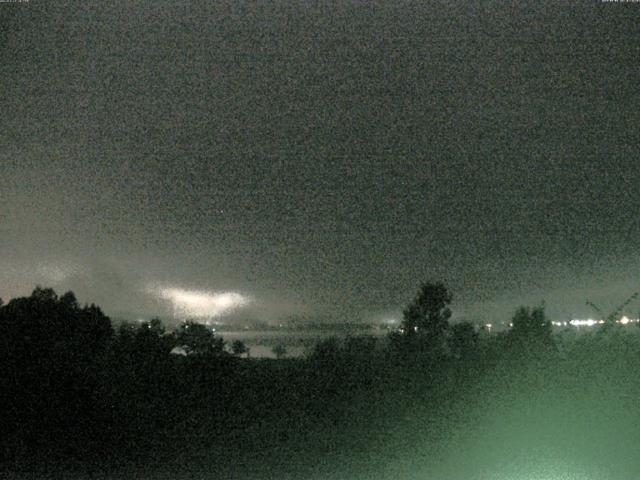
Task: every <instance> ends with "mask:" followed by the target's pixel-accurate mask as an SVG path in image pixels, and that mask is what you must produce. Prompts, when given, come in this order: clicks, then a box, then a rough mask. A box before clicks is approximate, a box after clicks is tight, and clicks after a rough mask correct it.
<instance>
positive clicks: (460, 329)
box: [449, 322, 479, 359]
mask: <svg viewBox="0 0 640 480" xmlns="http://www.w3.org/2000/svg"><path fill="white" fill-rule="evenodd" d="M478 337H479V335H478V332H477V331H476V328H475V327H474V325H473V324H472V323H469V322H460V323H456V324H455V325H453V326H452V327H451V335H450V337H449V350H450V351H451V354H452V355H453V356H454V357H455V358H457V359H465V358H469V357H471V356H473V355H474V354H475V353H477V350H478Z"/></svg>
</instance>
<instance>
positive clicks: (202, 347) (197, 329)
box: [175, 321, 226, 356]
mask: <svg viewBox="0 0 640 480" xmlns="http://www.w3.org/2000/svg"><path fill="white" fill-rule="evenodd" d="M175 339H176V345H178V346H180V347H182V348H183V349H184V350H185V352H187V354H188V355H205V356H223V355H224V354H225V353H226V352H225V349H224V347H225V342H224V340H223V339H222V337H219V336H217V335H216V334H215V333H214V332H213V330H212V329H211V328H210V327H208V326H207V325H202V324H201V323H196V322H193V321H186V322H183V323H182V324H181V325H180V326H179V327H178V330H177V331H176V334H175Z"/></svg>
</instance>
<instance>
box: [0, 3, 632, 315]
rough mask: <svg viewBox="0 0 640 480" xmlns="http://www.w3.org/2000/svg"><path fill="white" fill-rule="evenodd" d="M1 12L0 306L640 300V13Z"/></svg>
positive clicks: (314, 307) (489, 308)
mask: <svg viewBox="0 0 640 480" xmlns="http://www.w3.org/2000/svg"><path fill="white" fill-rule="evenodd" d="M1 8H2V10H3V13H6V14H7V17H6V19H5V21H4V22H5V26H6V28H5V29H3V47H2V51H1V55H2V57H1V58H2V62H1V65H2V67H0V69H1V70H0V75H2V83H3V89H2V92H1V93H0V95H1V96H2V98H1V100H2V105H3V106H4V107H3V120H2V129H1V131H0V139H1V144H2V150H1V151H0V165H1V167H0V170H1V174H2V190H1V201H2V205H3V207H2V209H0V221H1V224H0V225H1V226H0V229H1V231H0V234H1V235H2V240H1V241H0V255H1V257H0V260H1V261H2V262H3V263H4V264H6V265H11V268H9V267H7V268H5V270H4V273H3V285H2V286H1V287H0V294H1V295H3V296H5V297H6V296H11V295H13V294H17V293H24V290H25V288H26V285H28V284H30V283H32V282H36V281H37V282H39V283H48V282H54V280H51V279H48V278H47V276H46V274H43V273H42V272H43V270H42V269H43V268H45V267H43V266H42V265H59V264H65V263H68V264H72V265H75V266H76V267H74V268H77V270H74V271H75V272H76V273H74V274H70V275H69V276H67V277H65V278H64V279H61V277H57V278H58V280H57V281H58V282H59V283H60V285H61V286H64V287H65V288H73V289H74V290H77V291H78V293H79V297H80V298H81V299H85V300H87V301H96V302H97V303H100V304H101V305H103V306H104V308H105V309H106V310H107V311H108V312H109V311H117V312H131V313H132V314H133V313H136V314H137V313H139V312H143V311H147V310H154V309H161V306H157V305H156V304H154V303H153V301H152V300H151V299H149V298H147V297H145V296H144V295H143V294H142V293H140V292H143V291H144V288H145V285H146V284H147V283H149V282H159V281H162V282H165V283H167V284H171V285H177V286H182V287H184V288H193V289H198V288H200V289H204V290H215V291H231V290H233V291H242V292H246V293H249V294H251V295H254V296H255V297H256V298H257V299H260V300H261V301H262V302H263V303H264V305H265V306H269V308H266V309H265V310H264V311H263V314H264V315H267V316H271V317H276V316H280V315H282V316H286V315H288V314H299V313H300V312H304V315H310V316H312V315H313V313H314V312H315V313H316V314H317V315H319V316H320V315H324V316H327V315H328V316H331V315H334V316H336V317H338V318H344V317H350V318H360V317H371V316H375V315H377V313H375V312H390V311H396V312H397V311H399V308H400V307H401V306H402V305H403V304H404V303H406V302H407V301H408V300H409V299H410V298H411V297H412V296H413V292H414V291H415V289H416V287H417V284H418V282H420V281H421V280H425V279H446V280H447V281H448V282H449V284H450V286H451V288H452V290H453V291H454V292H455V294H456V299H457V300H458V303H457V304H458V308H459V315H465V316H468V317H470V318H473V317H478V318H488V317H491V316H496V315H499V316H502V317H507V316H508V315H509V313H510V311H511V310H512V309H513V307H514V305H517V304H518V303H520V302H529V301H534V302H537V301H539V299H547V303H548V304H549V306H550V308H551V310H552V311H554V312H555V313H556V314H557V315H559V316H562V315H569V314H573V313H580V312H582V311H583V309H584V308H585V307H584V300H585V298H587V297H594V296H596V297H599V298H600V297H601V298H603V299H604V298H605V297H606V296H608V295H610V296H611V297H612V298H613V297H616V298H618V297H620V301H622V300H623V299H624V298H622V297H624V295H626V292H627V291H634V289H635V288H636V286H637V282H636V279H635V278H634V276H633V275H632V273H631V272H633V269H632V268H631V267H632V266H634V265H636V264H637V261H636V260H635V258H636V251H637V248H638V241H637V238H638V233H639V230H640V225H639V224H638V222H637V220H636V218H635V216H636V215H635V212H636V211H637V210H638V209H637V207H638V206H639V201H638V199H637V198H638V197H637V195H635V192H634V191H635V185H636V184H637V181H638V179H639V178H640V164H639V163H638V162H637V159H636V158H635V157H636V152H637V146H638V137H637V128H636V126H637V125H638V121H639V120H640V118H639V116H638V111H639V109H638V93H637V88H635V82H634V79H635V78H636V76H637V74H638V73H639V72H638V66H637V56H638V53H639V52H638V49H637V47H636V43H637V42H635V41H633V39H634V38H637V37H636V34H635V27H636V25H637V20H638V12H640V10H638V9H637V8H635V6H634V5H633V4H607V3H602V4H597V3H593V2H576V3H573V4H562V5H560V4H557V2H525V3H522V2H521V3H518V4H517V6H512V7H507V6H505V5H498V4H497V3H493V2H489V3H485V4H483V6H473V5H460V4H455V5H449V4H447V3H445V2H440V3H435V2H384V3H377V4H376V3H361V2H338V3H337V4H335V5H329V4H323V5H320V4H311V3H307V2H301V3H296V4H292V3H290V2H277V3H275V4H274V3H272V4H265V3H245V2H214V3H211V2H188V3H179V4H174V3H173V2H143V1H138V2H128V3H127V5H107V4H105V3H101V4H97V5H94V4H90V3H87V4H83V5H76V4H73V3H65V2H56V3H55V4H51V3H46V4H45V3H41V2H34V1H32V2H29V3H21V4H5V5H3V6H2V7H1ZM38 272H40V273H38ZM77 272H82V273H77ZM612 285H615V288H612V287H611V286H612ZM29 288H30V286H29ZM559 292H562V293H559ZM623 293H624V294H623ZM552 304H553V307H552ZM553 309H555V310H553ZM385 314H386V313H385Z"/></svg>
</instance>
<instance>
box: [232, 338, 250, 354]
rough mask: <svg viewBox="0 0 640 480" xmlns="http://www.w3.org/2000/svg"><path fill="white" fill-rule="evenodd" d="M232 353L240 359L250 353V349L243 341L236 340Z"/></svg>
mask: <svg viewBox="0 0 640 480" xmlns="http://www.w3.org/2000/svg"><path fill="white" fill-rule="evenodd" d="M231 351H232V352H233V354H234V355H237V356H238V357H239V356H241V355H244V354H245V353H246V354H248V353H249V349H248V348H247V346H246V345H245V343H244V342H243V341H242V340H234V341H233V343H232V344H231Z"/></svg>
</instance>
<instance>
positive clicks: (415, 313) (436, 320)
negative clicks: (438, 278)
mask: <svg viewBox="0 0 640 480" xmlns="http://www.w3.org/2000/svg"><path fill="white" fill-rule="evenodd" d="M451 300H452V296H451V293H449V291H448V290H447V287H445V285H444V284H443V283H441V282H438V283H423V284H422V285H421V287H420V291H419V292H418V295H417V296H416V297H415V299H414V300H413V301H412V302H411V303H410V304H409V305H408V306H407V307H406V308H405V309H404V311H403V312H402V313H403V321H402V327H403V330H404V331H405V332H406V333H407V334H409V335H413V334H415V333H418V334H420V335H424V336H427V337H442V336H443V335H444V332H445V331H446V330H447V329H448V327H449V323H448V320H449V318H451V310H449V308H448V305H450V304H451Z"/></svg>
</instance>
